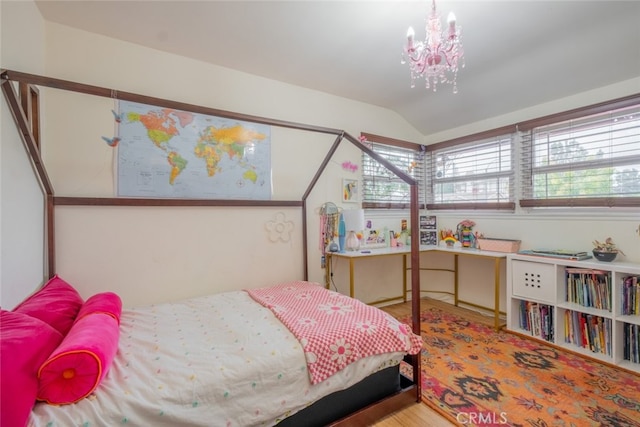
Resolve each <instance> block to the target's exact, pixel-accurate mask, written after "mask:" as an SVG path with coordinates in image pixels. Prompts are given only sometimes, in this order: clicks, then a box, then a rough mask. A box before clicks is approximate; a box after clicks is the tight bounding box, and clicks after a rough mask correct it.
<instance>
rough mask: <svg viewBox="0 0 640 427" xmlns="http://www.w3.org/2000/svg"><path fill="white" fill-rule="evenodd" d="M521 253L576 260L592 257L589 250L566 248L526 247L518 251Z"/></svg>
mask: <svg viewBox="0 0 640 427" xmlns="http://www.w3.org/2000/svg"><path fill="white" fill-rule="evenodd" d="M518 253H519V254H521V255H534V256H541V257H547V258H561V259H570V260H574V261H582V260H585V259H589V258H591V254H589V252H584V251H571V250H566V249H526V250H521V251H518Z"/></svg>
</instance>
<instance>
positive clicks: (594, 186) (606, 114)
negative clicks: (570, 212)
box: [519, 96, 640, 207]
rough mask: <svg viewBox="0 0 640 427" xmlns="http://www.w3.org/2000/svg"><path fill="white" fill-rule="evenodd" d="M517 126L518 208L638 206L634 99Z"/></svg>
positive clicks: (638, 110)
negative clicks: (519, 174) (520, 138)
mask: <svg viewBox="0 0 640 427" xmlns="http://www.w3.org/2000/svg"><path fill="white" fill-rule="evenodd" d="M519 127H520V129H521V130H523V132H522V134H521V137H522V150H521V167H522V198H521V200H520V205H521V206H523V207H546V206H640V96H635V97H628V98H625V99H621V100H616V101H613V102H610V103H603V104H598V105H596V106H591V107H585V108H583V109H578V110H573V111H570V112H566V113H562V114H558V115H554V116H548V117H546V118H541V119H537V120H535V121H531V122H527V123H523V124H521V125H520V126H519ZM523 128H524V129H523Z"/></svg>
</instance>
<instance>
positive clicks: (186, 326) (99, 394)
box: [17, 277, 421, 427]
mask: <svg viewBox="0 0 640 427" xmlns="http://www.w3.org/2000/svg"><path fill="white" fill-rule="evenodd" d="M51 283H53V285H51ZM67 285H68V284H66V282H64V281H62V279H60V278H58V277H56V278H54V279H53V281H50V282H49V283H48V284H47V285H45V287H44V288H43V290H44V292H40V293H39V294H38V293H37V294H36V298H37V297H41V296H42V294H43V293H46V292H47V291H49V294H51V293H52V291H51V290H52V287H53V286H59V287H60V286H67ZM69 286H70V285H69ZM59 289H60V288H59ZM69 292H73V291H69ZM57 294H58V295H60V292H59V291H57ZM100 295H102V294H100ZM109 297H110V298H111V300H113V299H114V296H113V295H109ZM31 298H32V299H33V298H34V297H33V296H32V297H31ZM65 298H66V297H65ZM90 300H91V299H90ZM90 300H87V301H85V302H83V303H82V305H80V306H79V310H78V311H79V314H78V315H76V316H75V317H76V319H86V318H87V317H90V316H91V315H87V316H84V317H83V316H82V313H83V312H84V311H86V310H85V308H86V305H87V304H88V303H89V304H90ZM32 305H33V304H32ZM43 305H44V301H42V303H40V306H41V307H42V306H43ZM112 306H113V307H115V306H117V304H112ZM49 307H51V305H50V304H49ZM17 311H23V312H24V311H25V310H23V309H22V308H21V306H19V307H18V309H17ZM61 311H62V310H61ZM106 311H110V312H112V313H114V314H115V315H116V317H117V318H118V321H119V325H117V323H113V324H115V325H117V326H116V327H117V330H118V332H119V342H118V343H117V353H116V354H115V355H114V357H113V358H112V359H111V360H112V361H111V363H109V366H103V368H105V370H108V373H106V374H105V375H103V379H102V380H101V381H100V383H99V384H98V385H97V387H96V388H95V389H93V391H92V392H91V393H89V394H87V395H86V397H81V396H82V393H81V395H79V396H77V397H79V400H78V401H77V402H75V403H71V404H49V403H46V402H40V403H37V404H36V405H35V406H34V407H33V409H32V411H31V414H30V416H29V419H28V425H29V426H33V427H40V426H47V427H56V426H71V425H105V426H106V425H117V424H121V423H123V422H126V423H127V424H128V425H135V426H148V425H154V426H176V425H180V426H213V425H215V426H229V427H232V426H272V425H277V424H278V425H283V426H287V425H301V422H302V420H304V421H303V422H302V424H304V425H305V426H313V425H318V426H321V425H327V424H330V423H332V422H335V421H337V420H339V419H340V418H342V417H344V416H345V415H347V414H349V413H352V412H354V410H357V409H360V408H362V407H363V406H366V405H368V404H370V403H372V402H376V401H378V400H381V399H383V398H384V397H387V396H389V395H393V394H396V393H399V392H400V391H401V390H402V381H401V375H400V374H399V365H400V363H402V360H403V358H404V357H405V356H406V355H407V354H416V353H417V352H419V350H420V348H421V339H420V337H418V336H417V335H414V334H413V333H412V332H411V330H410V327H409V326H408V325H404V324H402V323H400V322H398V321H397V320H396V319H394V318H392V317H391V316H390V315H388V314H386V313H384V312H383V311H381V310H379V309H377V308H374V307H371V306H368V305H366V304H363V303H361V302H359V301H357V300H354V299H352V298H349V297H347V296H345V295H342V294H339V293H336V292H333V291H329V290H327V289H325V288H324V287H322V286H320V285H319V284H317V283H311V282H306V281H294V282H288V283H283V284H278V285H274V286H269V287H265V288H258V289H248V290H244V291H232V292H224V293H219V294H213V295H208V296H203V297H197V298H193V299H188V300H184V301H179V302H173V303H164V304H158V305H150V306H145V307H137V308H131V309H125V310H122V311H121V313H120V312H119V310H118V309H117V307H116V308H115V309H113V310H112V309H109V308H105V305H104V304H102V306H101V307H100V308H99V309H97V310H94V312H95V313H100V314H103V313H104V312H106ZM95 315H97V314H94V316H95ZM70 317H74V316H70ZM100 319H102V318H100ZM44 320H45V321H49V320H50V319H44ZM103 321H105V320H100V322H103ZM50 323H53V322H50ZM77 325H78V320H75V319H74V323H73V326H71V327H70V328H69V330H68V331H67V332H66V337H65V338H63V340H62V343H61V344H59V345H58V347H61V346H64V344H65V340H67V339H68V337H69V336H71V335H73V331H74V330H76V329H77V328H78V326H77ZM289 328H291V329H289ZM95 331H96V329H94V332H95ZM103 331H104V328H103V327H102V326H101V327H100V328H99V329H97V332H95V333H92V334H91V335H92V336H91V338H90V340H92V341H93V340H96V341H98V342H100V343H102V342H103V341H104V339H105V338H104V337H105V336H106V335H105V333H103ZM94 350H95V349H94ZM74 351H78V348H75V349H74ZM96 352H97V351H96ZM53 353H55V351H54V352H53ZM50 359H51V358H50ZM46 363H47V362H44V363H43V366H44V365H46ZM105 365H106V363H105ZM64 371H65V370H64V369H63V368H60V369H58V372H57V375H58V376H59V377H61V376H62V375H63V374H64ZM42 372H43V371H42V369H40V370H39V374H38V375H39V377H40V376H42ZM77 372H80V369H78V370H77ZM77 375H80V374H77ZM39 380H40V390H39V395H38V397H39V399H42V396H41V394H43V392H42V387H43V386H42V378H39ZM350 388H353V390H355V392H353V391H352V392H351V394H349V393H350V392H349V389H350ZM83 393H84V392H83ZM323 398H325V399H327V400H324V401H323ZM327 402H328V403H327ZM67 403H68V402H67Z"/></svg>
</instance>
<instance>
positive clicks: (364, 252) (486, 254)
mask: <svg viewBox="0 0 640 427" xmlns="http://www.w3.org/2000/svg"><path fill="white" fill-rule="evenodd" d="M422 252H444V253H450V254H453V256H454V268H453V270H447V271H451V272H452V273H453V275H454V287H453V289H454V291H453V298H454V304H455V305H456V306H458V305H459V304H460V303H463V304H467V305H471V306H474V307H478V308H483V309H485V310H490V311H493V313H494V326H495V329H496V330H499V329H500V328H501V327H502V326H503V325H501V323H500V262H501V260H506V258H507V254H506V253H504V252H490V251H482V250H479V249H469V248H449V247H445V246H427V245H421V246H420V253H422ZM410 254H411V250H410V248H409V247H407V246H402V247H399V248H380V249H367V248H364V249H361V250H360V251H347V252H327V254H326V261H327V262H326V271H325V285H326V287H327V289H329V287H330V284H331V275H332V273H331V258H332V257H340V258H345V259H348V260H349V296H350V297H352V298H355V277H354V263H355V261H356V260H357V259H362V258H371V257H379V256H386V257H389V256H402V273H403V274H402V296H398V297H393V298H388V299H386V300H382V301H376V303H383V302H388V301H392V300H396V299H400V298H402V300H403V301H404V302H406V301H407V270H408V269H410V268H411V267H407V255H410ZM459 256H471V257H483V258H490V259H493V260H494V272H493V274H494V280H493V283H494V288H493V291H494V306H493V307H484V306H481V305H478V304H475V303H473V302H471V301H463V300H461V299H460V298H459V296H458V285H459V283H458V257H459ZM420 269H421V270H434V269H433V268H420Z"/></svg>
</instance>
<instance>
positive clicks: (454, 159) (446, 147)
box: [427, 126, 515, 210]
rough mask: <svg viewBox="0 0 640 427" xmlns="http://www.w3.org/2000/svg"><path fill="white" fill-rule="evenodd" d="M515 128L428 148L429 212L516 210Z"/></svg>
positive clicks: (506, 128) (496, 130)
mask: <svg viewBox="0 0 640 427" xmlns="http://www.w3.org/2000/svg"><path fill="white" fill-rule="evenodd" d="M513 130H514V127H513V126H510V127H505V128H500V129H495V130H491V131H488V132H483V133H481V134H476V135H471V136H468V137H464V138H459V139H456V140H452V141H446V142H441V143H438V144H433V145H428V146H427V177H428V179H429V183H430V186H429V193H428V200H427V209H430V210H435V209H508V210H514V208H515V202H514V197H515V192H514V150H513V144H514V143H513V140H512V133H513Z"/></svg>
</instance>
